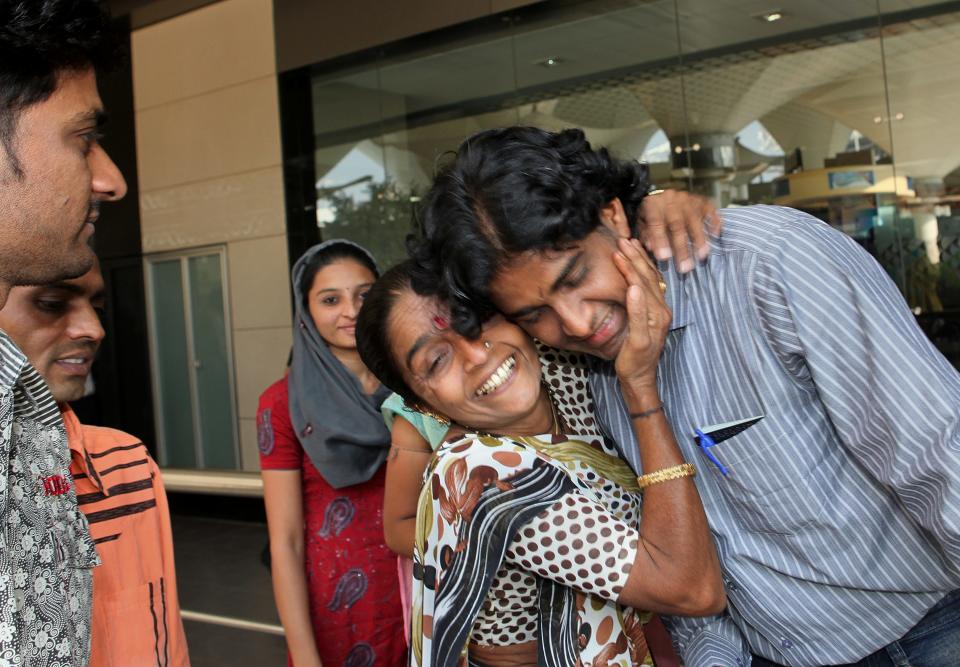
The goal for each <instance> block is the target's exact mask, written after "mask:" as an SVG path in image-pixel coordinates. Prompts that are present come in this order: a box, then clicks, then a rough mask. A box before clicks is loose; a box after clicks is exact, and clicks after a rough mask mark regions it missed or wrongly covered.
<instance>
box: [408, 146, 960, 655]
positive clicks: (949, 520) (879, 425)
mask: <svg viewBox="0 0 960 667" xmlns="http://www.w3.org/2000/svg"><path fill="white" fill-rule="evenodd" d="M647 187H648V186H647V183H646V173H645V170H644V169H643V168H642V167H641V166H640V165H637V164H636V163H634V162H621V161H617V160H615V159H613V158H612V157H611V156H610V155H608V154H607V153H606V151H603V150H599V151H594V150H592V149H591V148H590V146H589V144H588V143H586V141H585V140H584V137H583V135H582V133H580V132H579V131H576V130H569V131H566V132H561V133H550V132H545V131H542V130H536V129H532V128H508V129H505V130H493V131H489V132H484V133H481V134H479V135H477V136H475V137H473V138H471V139H468V140H467V142H466V143H465V144H464V145H463V146H462V147H461V149H460V152H459V154H458V157H457V159H456V161H455V162H454V163H453V164H452V165H451V166H450V167H449V168H448V170H447V171H446V172H444V173H442V174H441V175H440V176H439V177H438V179H437V182H436V184H435V186H434V189H433V190H432V191H431V193H430V194H429V195H428V197H427V200H426V203H427V209H426V218H425V222H426V233H427V237H428V242H427V243H425V244H424V246H423V247H422V248H421V250H420V258H421V260H422V261H423V262H424V263H427V264H430V263H431V262H432V263H433V265H434V266H435V267H440V266H442V267H443V269H444V271H442V275H443V277H444V280H445V289H446V291H448V292H449V293H450V294H452V295H454V297H458V298H459V301H460V303H461V305H463V306H465V307H464V308H462V309H455V315H456V316H457V317H456V319H457V321H455V322H454V325H455V326H457V327H458V328H459V329H461V330H462V331H465V332H468V333H469V332H475V331H476V327H477V326H478V324H479V322H481V321H482V320H483V318H484V317H485V316H486V315H487V314H488V313H490V312H492V310H493V309H494V308H498V309H499V310H500V311H501V312H503V313H504V314H506V315H507V316H508V317H510V318H512V319H513V320H515V321H516V322H518V323H519V324H521V325H522V326H523V327H524V328H525V329H526V330H527V331H528V332H529V333H531V334H532V335H533V336H535V337H537V338H539V339H540V340H542V341H544V342H545V343H547V344H548V345H552V346H555V347H559V348H565V349H572V350H577V351H581V352H586V353H588V354H590V355H592V357H593V362H592V369H591V378H590V387H591V389H592V391H593V396H594V399H595V401H596V403H597V408H598V415H599V417H600V419H601V421H602V422H603V426H604V428H605V430H606V432H607V433H608V435H610V436H611V437H613V438H614V439H615V441H616V442H617V443H618V445H619V446H620V449H621V451H622V454H623V456H624V458H625V459H626V460H627V461H628V462H630V463H631V464H632V466H633V467H634V469H635V470H636V472H637V473H638V474H639V473H641V472H652V471H641V470H640V468H639V460H638V455H637V454H638V452H637V450H636V447H635V446H633V444H632V443H633V442H634V434H633V423H632V422H633V421H635V420H641V419H646V418H649V415H651V414H654V413H655V412H656V411H658V410H659V409H660V406H637V405H634V404H633V403H632V402H631V400H632V399H631V394H632V392H631V391H630V387H629V384H627V385H625V386H621V380H620V379H618V377H617V374H616V360H617V356H618V354H619V353H620V349H621V346H622V342H623V340H624V338H625V336H627V335H629V334H631V331H630V329H629V327H628V311H627V306H626V303H627V294H628V293H629V294H632V295H634V296H631V299H634V301H632V304H633V305H632V306H631V308H632V310H633V315H632V317H633V319H634V321H639V322H645V321H648V320H647V319H646V315H645V314H644V313H649V314H650V315H651V317H653V318H654V319H655V317H656V313H657V312H658V308H662V306H663V305H666V306H668V307H669V309H670V311H671V312H672V322H671V324H670V327H669V331H668V333H667V334H666V339H665V342H664V347H663V352H662V355H661V359H660V364H659V376H658V388H659V391H660V396H661V397H662V398H663V401H664V404H665V405H664V408H663V409H664V410H665V412H666V414H667V417H668V419H669V421H670V423H671V426H672V427H673V430H674V433H675V435H676V437H677V441H678V443H679V444H680V446H681V448H682V449H683V450H684V453H685V456H686V458H687V460H688V461H691V462H694V463H695V464H696V465H697V468H698V470H699V474H698V476H697V478H696V482H697V487H698V490H699V492H700V495H701V498H702V500H703V503H704V507H705V509H706V512H707V516H708V519H709V521H710V526H711V529H712V531H713V534H714V537H715V541H716V545H717V551H718V554H719V557H720V561H721V565H722V567H723V570H724V576H725V582H726V586H727V595H728V609H727V610H726V611H725V612H724V613H723V614H722V615H719V616H715V617H709V618H694V619H668V621H669V623H668V625H669V626H670V628H671V630H672V633H673V638H674V643H675V644H676V646H677V648H678V649H679V651H680V652H681V654H682V657H683V659H684V662H685V664H686V665H687V666H688V667H701V666H703V667H709V666H713V665H741V666H742V665H747V664H750V663H751V661H752V662H753V664H754V665H769V664H785V665H796V666H804V667H806V666H811V667H812V666H815V665H827V664H838V663H856V664H859V665H864V666H866V665H871V666H873V665H877V666H879V665H908V664H909V665H915V666H921V665H931V666H933V665H937V666H939V665H954V664H958V663H960V593H958V588H960V433H958V426H960V419H958V418H960V376H958V374H957V372H956V371H955V370H954V369H953V368H952V367H951V366H950V364H949V363H948V362H947V361H946V360H945V359H944V358H943V356H942V355H941V354H940V353H939V352H938V351H937V350H936V349H935V348H934V347H933V346H932V345H931V344H930V342H929V341H928V340H927V339H926V337H925V336H924V335H923V333H922V332H921V331H920V329H919V328H918V326H917V324H916V322H915V320H914V318H913V315H912V314H911V312H910V311H909V309H908V308H907V306H906V304H905V303H904V301H903V299H902V298H901V296H900V294H899V292H898V291H897V289H896V287H895V285H894V284H893V283H892V281H891V280H890V279H889V277H888V276H887V275H886V274H885V272H884V271H883V269H882V268H881V267H880V266H879V265H878V264H877V263H876V262H875V261H874V260H873V259H872V258H871V257H870V256H869V255H868V254H867V253H866V252H865V251H864V250H863V249H862V248H860V247H859V246H858V245H857V244H856V243H855V242H854V241H852V240H851V239H850V238H848V237H846V236H845V235H843V234H842V233H840V232H838V231H836V230H834V229H832V228H831V227H829V226H828V225H826V224H824V223H823V222H821V221H819V220H817V219H815V218H812V217H811V216H808V215H806V214H804V213H801V212H799V211H796V210H792V209H787V208H779V207H765V206H754V207H746V208H740V209H731V210H727V211H724V212H723V221H724V231H723V235H722V237H720V238H717V239H716V240H715V241H714V246H713V249H712V253H711V254H710V256H709V260H708V261H707V262H705V263H704V264H702V265H700V266H699V267H696V268H695V269H694V267H693V266H682V267H681V268H684V269H688V271H687V272H685V273H680V272H678V271H677V270H676V265H675V264H674V263H672V262H670V263H663V264H662V265H661V266H663V267H665V268H664V272H663V274H662V276H661V275H660V274H659V273H658V272H657V271H656V269H655V267H653V266H652V265H651V264H649V259H648V258H647V257H646V255H645V253H644V252H643V250H642V248H641V247H640V245H639V244H635V245H634V244H633V243H631V242H629V241H627V240H626V239H628V238H629V237H631V236H635V235H636V233H637V231H638V230H635V229H632V228H631V227H632V225H631V221H632V220H634V219H635V218H634V216H635V212H636V210H637V206H638V204H639V202H641V201H642V200H643V198H644V196H645V195H646V193H647ZM641 232H642V230H641ZM700 255H701V257H702V256H703V255H704V253H703V252H701V253H700ZM437 258H442V259H440V260H439V261H438V260H437ZM633 284H636V285H637V286H638V287H637V288H631V289H630V290H629V291H628V285H633ZM661 288H662V290H663V293H661ZM657 343H659V341H652V342H651V344H657ZM711 434H712V436H713V437H712V438H708V437H704V436H705V435H706V436H711Z"/></svg>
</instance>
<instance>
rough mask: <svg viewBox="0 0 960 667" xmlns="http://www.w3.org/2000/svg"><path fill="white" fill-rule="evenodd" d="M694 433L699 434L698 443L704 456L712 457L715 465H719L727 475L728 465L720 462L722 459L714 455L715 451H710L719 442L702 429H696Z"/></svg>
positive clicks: (722, 473) (711, 460)
mask: <svg viewBox="0 0 960 667" xmlns="http://www.w3.org/2000/svg"><path fill="white" fill-rule="evenodd" d="M694 433H696V434H697V445H698V446H699V447H700V451H702V452H703V455H704V456H706V457H707V458H708V459H710V462H711V463H713V465H715V466H717V468H718V469H719V470H720V474H721V475H723V476H724V477H726V476H727V473H728V472H729V471H728V470H727V466H725V465H723V464H722V463H720V459H718V458H717V457H716V456H714V455H713V452H711V451H710V448H711V447H716V446H717V443H715V442H714V441H713V438H711V437H710V436H709V435H707V434H706V433H704V432H703V431H701V430H700V429H694Z"/></svg>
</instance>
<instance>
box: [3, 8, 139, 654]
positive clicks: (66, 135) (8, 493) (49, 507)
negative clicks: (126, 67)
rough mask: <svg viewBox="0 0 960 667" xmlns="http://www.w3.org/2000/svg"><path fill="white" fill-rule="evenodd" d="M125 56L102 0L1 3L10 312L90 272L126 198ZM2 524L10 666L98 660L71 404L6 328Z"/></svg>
mask: <svg viewBox="0 0 960 667" xmlns="http://www.w3.org/2000/svg"><path fill="white" fill-rule="evenodd" d="M113 53H114V49H113V46H112V42H111V41H110V39H109V22H108V20H107V19H106V18H105V17H104V15H103V13H102V12H101V10H100V7H99V4H98V3H97V2H94V1H93V0H22V1H10V0H0V306H2V305H3V304H4V303H5V302H6V300H7V295H8V294H9V292H10V289H11V288H12V287H14V286H17V285H31V284H43V283H50V282H55V281H59V280H64V279H68V278H75V277H77V276H80V275H82V274H84V273H85V272H87V271H88V270H89V269H90V268H91V267H92V266H93V262H94V254H93V251H92V249H91V248H90V247H89V244H88V241H89V239H90V236H91V235H92V234H93V229H94V227H93V226H94V223H95V222H96V220H97V216H98V212H99V206H100V203H101V202H103V201H113V200H116V199H120V198H121V197H123V195H124V194H125V193H126V184H125V183H124V180H123V177H122V176H121V175H120V172H119V171H118V170H117V167H116V165H114V164H113V162H112V161H111V160H110V158H109V157H108V156H107V154H106V153H105V152H104V151H103V149H102V148H101V147H100V145H99V143H98V136H99V131H100V126H101V125H102V123H103V119H104V111H103V104H102V103H101V101H100V96H99V94H98V92H97V84H96V74H95V69H96V68H97V67H102V66H104V65H107V64H109V60H110V59H111V58H112V57H113ZM0 521H2V523H3V527H2V529H0V665H4V664H9V665H18V666H20V665H23V666H31V667H33V666H40V667H45V666H47V665H50V666H54V665H57V666H78V667H79V666H81V665H86V664H87V659H88V655H89V647H90V610H91V583H92V568H93V566H94V565H96V564H97V562H98V559H97V554H96V550H95V549H94V544H93V541H92V539H91V536H90V530H89V526H88V523H87V520H86V519H85V518H84V515H83V514H82V513H81V512H80V511H79V510H78V508H77V497H76V493H75V491H74V488H73V483H72V478H71V476H70V451H69V449H68V447H67V442H66V437H65V433H64V426H63V420H62V419H61V417H60V412H59V410H58V409H57V404H56V402H55V401H54V400H53V398H52V396H51V395H50V392H49V390H48V389H47V387H46V385H45V384H44V382H43V379H42V378H41V377H40V375H38V374H37V372H36V370H34V369H33V367H31V366H30V364H29V363H28V362H27V359H26V357H25V356H24V354H23V352H21V351H20V349H19V348H18V347H17V346H16V345H15V344H14V343H13V342H12V341H11V340H10V338H9V337H7V336H6V334H3V333H0Z"/></svg>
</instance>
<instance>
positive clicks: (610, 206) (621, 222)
mask: <svg viewBox="0 0 960 667" xmlns="http://www.w3.org/2000/svg"><path fill="white" fill-rule="evenodd" d="M600 224H602V225H603V226H604V227H606V228H607V229H609V230H610V231H611V232H613V233H614V235H615V236H617V237H621V238H625V239H628V238H630V223H629V222H628V221H627V214H626V212H625V211H624V210H623V204H622V203H620V198H619V197H614V198H613V199H611V200H610V201H609V202H607V205H606V206H604V207H603V208H601V209H600Z"/></svg>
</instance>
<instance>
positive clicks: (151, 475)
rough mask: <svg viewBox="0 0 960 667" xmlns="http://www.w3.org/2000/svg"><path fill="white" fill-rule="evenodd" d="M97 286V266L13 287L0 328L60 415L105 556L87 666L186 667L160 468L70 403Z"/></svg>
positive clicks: (93, 335)
mask: <svg viewBox="0 0 960 667" xmlns="http://www.w3.org/2000/svg"><path fill="white" fill-rule="evenodd" d="M103 292H104V286H103V276H102V275H101V274H100V267H99V265H98V264H97V263H94V266H93V268H92V269H90V270H89V271H87V272H86V273H85V274H83V275H82V276H80V277H79V278H73V279H71V280H62V281H59V282H56V283H52V284H50V285H40V286H36V287H15V288H13V289H12V290H11V291H10V296H9V298H8V299H7V303H6V305H5V306H4V307H3V308H2V309H0V329H3V331H4V332H6V333H7V334H8V335H9V336H10V338H11V339H13V341H14V342H15V343H16V344H17V345H18V346H19V347H20V349H21V350H22V351H23V353H24V354H25V355H26V356H27V360H28V361H29V362H30V364H31V365H32V366H33V367H34V368H36V369H37V372H39V373H40V375H41V376H42V377H43V379H44V380H45V381H46V383H47V386H48V387H49V388H50V393H51V395H52V396H53V398H54V400H55V401H56V402H57V407H58V408H59V409H60V413H61V414H62V415H63V421H64V425H65V427H66V432H67V443H68V445H69V447H70V473H71V476H72V477H73V483H74V484H75V486H76V493H77V500H78V503H79V505H80V509H81V511H82V512H83V513H84V515H86V516H87V518H88V520H89V522H90V531H91V535H92V537H93V540H94V542H95V543H96V545H97V552H98V553H99V555H100V558H101V560H102V561H103V564H102V565H100V566H99V567H97V568H96V569H95V571H94V575H93V614H92V617H91V621H90V629H91V650H90V663H89V667H128V666H129V665H154V664H158V663H159V664H162V665H169V666H170V667H186V666H188V665H189V664H190V659H189V657H188V656H187V642H186V638H185V636H184V632H183V622H182V620H181V618H180V604H179V602H178V599H177V581H176V572H175V568H174V560H173V535H172V532H171V528H170V512H169V509H168V506H167V494H166V491H165V490H164V486H163V477H162V476H161V474H160V469H159V468H158V467H157V464H156V462H154V460H153V458H152V457H151V456H150V454H149V452H148V451H147V448H146V446H144V444H143V443H142V442H141V441H140V439H139V438H136V437H134V436H132V435H129V434H127V433H123V432H121V431H116V430H114V429H111V428H102V427H99V426H88V425H86V424H81V423H80V420H79V419H78V418H77V415H76V414H74V412H73V410H72V409H71V408H70V401H76V400H78V399H80V398H81V397H83V396H84V394H85V391H86V380H87V379H88V378H89V376H90V368H91V365H92V364H93V360H94V359H95V358H96V355H97V351H98V350H99V348H100V343H101V342H102V341H103V336H104V331H103V326H102V325H101V324H100V315H99V312H98V311H99V310H100V309H102V308H103V300H104V294H103ZM119 628H122V631H118V629H119Z"/></svg>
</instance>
